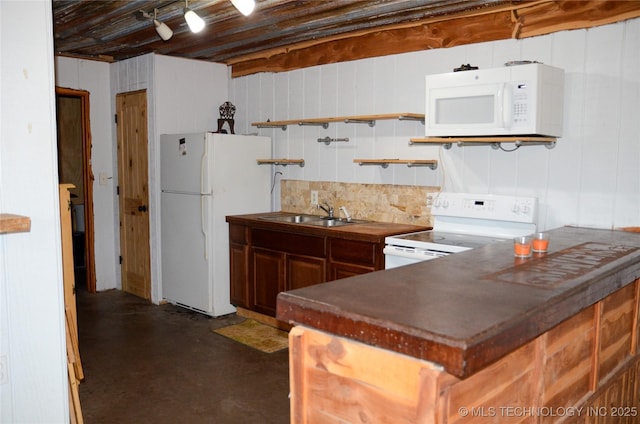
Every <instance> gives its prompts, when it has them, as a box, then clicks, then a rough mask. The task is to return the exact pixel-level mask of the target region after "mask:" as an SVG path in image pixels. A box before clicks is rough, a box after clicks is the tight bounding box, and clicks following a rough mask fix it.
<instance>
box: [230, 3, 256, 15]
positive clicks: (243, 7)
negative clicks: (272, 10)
mask: <svg viewBox="0 0 640 424" xmlns="http://www.w3.org/2000/svg"><path fill="white" fill-rule="evenodd" d="M231 3H233V5H234V6H235V8H236V9H238V11H240V13H242V14H243V15H244V16H249V15H251V12H253V9H254V8H255V7H256V2H255V0H231Z"/></svg>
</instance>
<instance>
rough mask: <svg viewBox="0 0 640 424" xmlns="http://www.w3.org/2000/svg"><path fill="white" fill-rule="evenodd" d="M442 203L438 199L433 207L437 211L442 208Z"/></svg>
mask: <svg viewBox="0 0 640 424" xmlns="http://www.w3.org/2000/svg"><path fill="white" fill-rule="evenodd" d="M441 203H442V202H441V201H440V199H436V200H435V202H433V207H434V208H436V209H437V208H439V207H440V204H441Z"/></svg>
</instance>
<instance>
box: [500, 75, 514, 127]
mask: <svg viewBox="0 0 640 424" xmlns="http://www.w3.org/2000/svg"><path fill="white" fill-rule="evenodd" d="M511 125H513V87H512V86H511V84H504V86H503V88H502V126H503V127H504V128H507V129H509V128H511Z"/></svg>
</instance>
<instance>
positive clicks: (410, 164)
mask: <svg viewBox="0 0 640 424" xmlns="http://www.w3.org/2000/svg"><path fill="white" fill-rule="evenodd" d="M353 162H354V163H357V164H359V165H380V166H382V167H383V168H387V167H388V166H389V164H396V163H398V164H406V165H407V166H408V167H409V168H412V167H414V166H428V167H429V168H431V169H436V167H437V166H438V161H437V160H416V159H354V160H353Z"/></svg>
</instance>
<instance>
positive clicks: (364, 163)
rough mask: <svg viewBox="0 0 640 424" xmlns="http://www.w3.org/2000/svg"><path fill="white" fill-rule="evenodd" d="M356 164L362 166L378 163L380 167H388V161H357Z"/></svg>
mask: <svg viewBox="0 0 640 424" xmlns="http://www.w3.org/2000/svg"><path fill="white" fill-rule="evenodd" d="M358 165H360V166H364V165H380V166H381V167H382V168H385V169H386V168H388V167H389V162H382V161H380V162H358Z"/></svg>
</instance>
